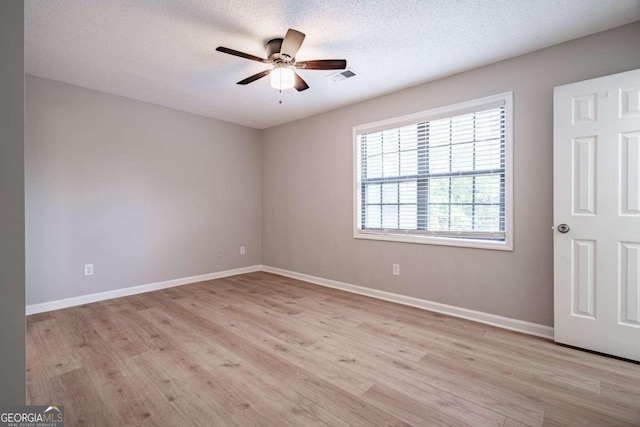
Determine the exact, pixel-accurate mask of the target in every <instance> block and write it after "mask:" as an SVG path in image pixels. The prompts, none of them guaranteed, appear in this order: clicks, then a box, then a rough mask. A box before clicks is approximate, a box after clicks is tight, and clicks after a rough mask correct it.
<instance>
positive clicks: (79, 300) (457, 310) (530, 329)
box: [26, 265, 553, 339]
mask: <svg viewBox="0 0 640 427" xmlns="http://www.w3.org/2000/svg"><path fill="white" fill-rule="evenodd" d="M256 271H265V272H268V273H274V274H279V275H281V276H285V277H291V278H294V279H298V280H303V281H305V282H309V283H313V284H316V285H321V286H326V287H329V288H334V289H340V290H343V291H347V292H351V293H354V294H360V295H365V296H368V297H372V298H377V299H381V300H385V301H391V302H395V303H398V304H403V305H408V306H411V307H416V308H421V309H423V310H429V311H435V312H437V313H442V314H448V315H450V316H455V317H461V318H463V319H468V320H473V321H475V322H480V323H485V324H487V325H492V326H497V327H499V328H504V329H509V330H512V331H517V332H523V333H525V334H529V335H535V336H539V337H543V338H550V339H553V328H552V327H550V326H545V325H539V324H537V323H531V322H525V321H522V320H517V319H511V318H508V317H502V316H497V315H495V314H489V313H484V312H481V311H475V310H469V309H467V308H461V307H456V306H453V305H447V304H441V303H438V302H433V301H428V300H423V299H420V298H414V297H409V296H405V295H400V294H394V293H392V292H386V291H379V290H377V289H371V288H366V287H363V286H357V285H352V284H349V283H344V282H338V281H336V280H330V279H323V278H321V277H316V276H310V275H308V274H303V273H296V272H295V271H289V270H283V269H281V268H275V267H269V266H266V265H252V266H249V267H243V268H236V269H233V270H225V271H218V272H215V273H208V274H202V275H200V276H191V277H185V278H182V279H174V280H167V281H165V282H158V283H150V284H146V285H140V286H133V287H130V288H123V289H115V290H112V291H106V292H98V293H95V294H89V295H81V296H77V297H73V298H66V299H61V300H56V301H49V302H43V303H40V304H32V305H27V307H26V314H27V315H30V314H37V313H44V312H46V311H52V310H60V309H62V308H68V307H75V306H78V305H82V304H88V303H92V302H98V301H105V300H109V299H113V298H120V297H126V296H129V295H137V294H142V293H145V292H151V291H157V290H160V289H166V288H173V287H175V286H182V285H187V284H189V283H197V282H202V281H205V280H213V279H220V278H223V277H229V276H236V275H238V274H245V273H253V272H256Z"/></svg>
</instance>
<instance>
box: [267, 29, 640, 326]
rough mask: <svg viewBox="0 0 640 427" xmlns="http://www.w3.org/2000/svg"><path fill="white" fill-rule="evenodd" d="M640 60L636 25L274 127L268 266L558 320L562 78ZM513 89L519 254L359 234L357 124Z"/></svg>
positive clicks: (629, 65) (530, 317) (547, 320)
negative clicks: (555, 219)
mask: <svg viewBox="0 0 640 427" xmlns="http://www.w3.org/2000/svg"><path fill="white" fill-rule="evenodd" d="M639 67H640V23H634V24H631V25H627V26H624V27H620V28H618V29H614V30H611V31H607V32H603V33H599V34H596V35H593V36H589V37H585V38H582V39H578V40H574V41H571V42H568V43H564V44H561V45H557V46H554V47H550V48H547V49H544V50H540V51H537V52H533V53H530V54H527V55H523V56H520V57H517V58H513V59H510V60H506V61H503V62H499V63H496V64H492V65H489V66H485V67H482V68H478V69H475V70H471V71H469V72H465V73H462V74H458V75H455V76H452V77H448V78H445V79H442V80H438V81H434V82H431V83H427V84H424V85H421V86H417V87H413V88H411V89H407V90H404V91H401V92H396V93H393V94H390V95H387V96H383V97H380V98H377V99H373V100H370V101H367V102H363V103H360V104H356V105H352V106H349V107H345V108H341V109H338V110H334V111H331V112H328V113H325V114H322V115H318V116H314V117H310V118H307V119H303V120H300V121H297V122H293V123H290V124H286V125H281V126H277V127H274V128H271V129H268V130H266V131H265V132H264V136H263V143H264V147H263V176H262V177H263V183H262V186H263V189H262V201H263V205H262V209H263V218H262V229H263V235H262V242H263V246H262V252H263V259H262V262H263V264H265V265H268V266H272V267H279V268H284V269H287V270H293V271H296V272H301V273H306V274H310V275H314V276H319V277H323V278H328V279H333V280H338V281H343V282H348V283H352V284H356V285H361V286H366V287H370V288H374V289H380V290H385V291H390V292H395V293H399V294H403V295H409V296H414V297H418V298H423V299H427V300H431V301H437V302H440V303H445V304H451V305H455V306H459V307H465V308H469V309H474V310H479V311H483V312H487V313H493V314H497V315H501V316H506V317H510V318H515V319H521V320H525V321H530V322H535V323H539V324H544V325H552V324H553V247H552V231H551V226H552V108H553V105H552V93H553V87H554V86H557V85H561V84H565V83H570V82H575V81H580V80H585V79H589V78H593V77H599V76H603V75H607V74H613V73H617V72H622V71H627V70H630V69H634V68H639ZM400 72H401V71H400ZM341 84H349V83H348V81H347V82H344V83H341ZM506 91H514V96H515V110H514V111H515V135H514V137H515V138H514V156H515V159H514V192H515V199H514V211H515V214H514V215H515V250H514V251H513V252H502V251H491V250H480V249H468V248H455V247H444V246H429V245H420V244H408V243H392V242H379V241H371V240H358V239H354V238H353V237H352V236H353V232H352V227H353V224H352V217H353V199H352V195H353V193H352V191H353V188H352V186H353V182H352V162H353V155H352V127H353V126H354V125H359V124H364V123H369V122H372V121H376V120H381V119H386V118H390V117H395V116H400V115H404V114H409V113H414V112H418V111H422V110H426V109H430V108H434V107H439V106H444V105H448V104H452V103H457V102H461V101H466V100H471V99H475V98H479V97H483V96H487V95H492V94H497V93H500V92H506ZM392 263H399V264H400V266H401V276H399V277H394V276H392V274H391V264H392Z"/></svg>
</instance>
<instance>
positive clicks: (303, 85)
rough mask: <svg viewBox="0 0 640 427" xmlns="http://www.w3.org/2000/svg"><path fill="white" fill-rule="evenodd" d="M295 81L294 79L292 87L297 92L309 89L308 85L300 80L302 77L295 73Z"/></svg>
mask: <svg viewBox="0 0 640 427" xmlns="http://www.w3.org/2000/svg"><path fill="white" fill-rule="evenodd" d="M295 79H296V84H295V85H294V86H293V87H294V88H296V90H297V91H298V92H302V91H303V90H307V89H309V85H308V84H307V82H305V81H304V80H302V77H300V76H299V75H298V73H295Z"/></svg>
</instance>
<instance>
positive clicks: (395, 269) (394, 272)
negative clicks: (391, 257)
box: [393, 264, 400, 276]
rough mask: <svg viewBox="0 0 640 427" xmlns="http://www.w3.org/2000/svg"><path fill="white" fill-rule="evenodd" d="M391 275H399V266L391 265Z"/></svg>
mask: <svg viewBox="0 0 640 427" xmlns="http://www.w3.org/2000/svg"><path fill="white" fill-rule="evenodd" d="M393 275H394V276H399V275H400V264H393Z"/></svg>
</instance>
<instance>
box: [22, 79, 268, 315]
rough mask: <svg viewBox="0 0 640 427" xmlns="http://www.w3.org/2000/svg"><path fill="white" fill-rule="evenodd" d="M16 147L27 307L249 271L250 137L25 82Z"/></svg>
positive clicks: (253, 229) (252, 251)
mask: <svg viewBox="0 0 640 427" xmlns="http://www.w3.org/2000/svg"><path fill="white" fill-rule="evenodd" d="M25 145H26V153H25V154H26V183H25V185H26V211H27V214H26V236H27V276H26V281H27V304H35V303H41V302H47V301H53V300H58V299H62V298H69V297H74V296H79V295H85V294H90V293H95V292H102V291H108V290H113V289H120V288H126V287H130V286H135V285H142V284H148V283H155V282H159V281H165V280H170V279H176V278H183V277H189V276H194V275H200V274H205V273H212V272H217V271H222V270H227V269H233V268H238V267H244V266H250V265H255V264H259V263H260V260H261V253H260V250H261V242H260V238H261V231H260V225H261V208H260V202H261V196H260V191H261V188H260V175H261V156H262V151H261V144H260V133H259V131H257V130H254V129H249V128H246V127H243V126H238V125H234V124H230V123H226V122H222V121H217V120H213V119H209V118H205V117H201V116H196V115H192V114H187V113H183V112H178V111H175V110H171V109H167V108H163V107H158V106H154V105H150V104H146V103H143V102H138V101H133V100H130V99H126V98H122V97H118V96H113V95H108V94H104V93H100V92H95V91H92V90H88V89H83V88H79V87H76V86H71V85H67V84H64V83H59V82H55V81H52V80H46V79H41V78H38V77H34V76H30V75H27V77H26V128H25ZM240 246H246V248H247V254H246V255H240V253H239V248H240ZM220 250H221V251H222V257H219V255H218V251H220ZM88 263H92V264H94V268H95V274H94V276H90V277H84V276H83V265H84V264H88Z"/></svg>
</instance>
